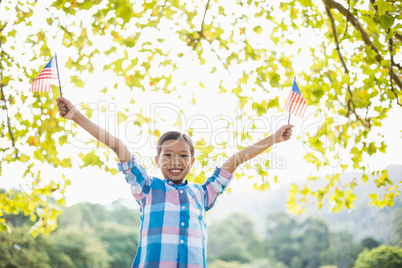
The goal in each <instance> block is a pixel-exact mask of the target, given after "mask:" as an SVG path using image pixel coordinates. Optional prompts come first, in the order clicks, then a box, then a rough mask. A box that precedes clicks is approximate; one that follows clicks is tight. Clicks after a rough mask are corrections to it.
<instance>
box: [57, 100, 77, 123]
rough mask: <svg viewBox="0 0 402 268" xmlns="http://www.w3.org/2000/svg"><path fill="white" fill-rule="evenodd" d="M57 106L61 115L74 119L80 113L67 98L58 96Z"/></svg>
mask: <svg viewBox="0 0 402 268" xmlns="http://www.w3.org/2000/svg"><path fill="white" fill-rule="evenodd" d="M57 106H58V107H59V111H60V116H61V117H63V118H67V119H70V120H74V118H75V116H77V114H79V112H78V110H77V108H75V106H74V105H73V104H72V103H71V102H70V101H69V100H67V99H65V98H57Z"/></svg>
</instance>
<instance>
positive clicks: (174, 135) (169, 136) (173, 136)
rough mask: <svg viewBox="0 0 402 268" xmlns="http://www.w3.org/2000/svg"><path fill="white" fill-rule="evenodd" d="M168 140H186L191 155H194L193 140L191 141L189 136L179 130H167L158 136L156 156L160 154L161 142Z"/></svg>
mask: <svg viewBox="0 0 402 268" xmlns="http://www.w3.org/2000/svg"><path fill="white" fill-rule="evenodd" d="M168 140H179V141H180V140H183V141H185V142H187V144H188V145H189V146H190V153H191V157H193V156H194V145H193V142H192V141H191V139H190V137H189V136H188V135H187V134H185V133H181V132H179V131H168V132H166V133H164V134H163V135H162V136H161V137H160V138H159V140H158V144H157V145H156V153H157V155H158V156H159V155H160V153H161V151H162V144H163V143H164V142H165V141H168Z"/></svg>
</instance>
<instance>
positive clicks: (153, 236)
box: [57, 98, 293, 268]
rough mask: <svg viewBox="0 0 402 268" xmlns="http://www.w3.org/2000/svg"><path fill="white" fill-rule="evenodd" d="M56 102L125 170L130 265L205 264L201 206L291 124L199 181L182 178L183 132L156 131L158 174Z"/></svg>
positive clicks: (170, 267) (187, 143) (186, 163)
mask: <svg viewBox="0 0 402 268" xmlns="http://www.w3.org/2000/svg"><path fill="white" fill-rule="evenodd" d="M57 106H58V107H59V110H60V115H61V116H62V117H63V118H67V119H70V120H73V121H74V122H75V123H77V124H78V125H80V126H81V127H82V128H83V129H85V130H86V131H87V132H88V133H90V134H91V135H92V136H93V137H95V138H96V139H97V140H99V141H100V142H102V143H104V144H105V145H106V146H108V147H109V148H110V149H112V150H113V151H114V152H115V153H116V154H117V156H118V158H119V163H118V168H119V171H122V172H123V173H124V174H125V177H126V181H127V182H128V183H129V184H130V185H131V191H132V193H133V195H134V198H135V199H136V200H137V202H138V203H139V205H140V218H141V226H140V241H139V245H138V249H137V254H136V256H135V259H134V262H133V265H132V267H148V268H156V267H163V268H164V267H166V268H177V267H180V268H181V267H189V268H198V267H200V268H201V267H206V259H207V258H206V248H207V229H206V223H205V211H208V210H209V209H211V208H212V207H213V205H214V204H215V200H216V198H217V197H218V195H220V194H221V193H223V191H224V190H225V189H226V188H227V187H228V185H229V183H230V181H231V180H232V179H233V175H232V174H233V173H234V171H235V170H236V168H237V167H238V166H239V165H240V164H242V163H243V162H245V161H248V160H250V159H251V158H253V157H255V156H257V155H258V154H260V153H262V152H263V151H265V150H266V149H267V148H269V147H271V146H272V145H273V144H275V143H279V142H283V141H286V140H289V139H290V137H291V135H292V127H293V126H292V125H285V126H282V127H281V128H280V129H279V130H278V131H277V132H275V133H274V134H273V135H270V136H268V137H266V138H264V139H262V140H261V141H259V142H257V143H255V144H253V145H251V146H249V147H247V148H245V149H243V150H241V151H239V152H237V153H236V154H234V155H233V156H231V157H230V158H229V159H228V160H226V161H225V162H224V163H223V165H222V166H221V167H216V169H215V171H214V173H213V174H212V176H210V177H209V178H207V179H206V180H205V182H204V183H203V184H202V185H200V184H197V183H191V182H188V181H187V179H186V176H187V174H188V173H189V172H190V169H191V167H192V165H193V163H194V159H195V158H194V147H193V143H192V142H191V139H190V137H189V136H188V135H186V134H182V133H180V132H177V131H170V132H167V133H165V134H163V135H162V136H161V137H160V139H159V141H158V144H157V155H156V156H155V161H156V163H157V165H158V167H159V168H160V169H161V172H162V175H163V178H162V179H160V178H157V177H153V176H150V175H148V174H147V171H146V170H145V168H144V167H142V166H141V165H139V164H138V163H137V161H136V159H135V157H134V156H131V154H130V152H129V151H128V149H127V147H126V145H125V144H124V143H123V142H122V141H121V140H120V139H118V138H116V137H114V136H113V135H111V134H110V133H108V132H107V131H106V130H104V129H102V128H101V127H99V126H97V125H96V124H94V123H93V122H91V121H90V120H89V119H88V118H86V117H85V116H84V115H83V114H81V113H80V112H79V111H78V110H77V109H76V108H75V107H74V105H72V104H71V102H70V101H68V100H67V99H65V98H58V99H57Z"/></svg>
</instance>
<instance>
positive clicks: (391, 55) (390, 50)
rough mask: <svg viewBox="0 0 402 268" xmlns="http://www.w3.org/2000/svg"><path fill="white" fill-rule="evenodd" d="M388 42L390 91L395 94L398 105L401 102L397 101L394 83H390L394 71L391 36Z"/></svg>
mask: <svg viewBox="0 0 402 268" xmlns="http://www.w3.org/2000/svg"><path fill="white" fill-rule="evenodd" d="M388 44H389V55H390V58H391V60H390V64H391V67H390V69H391V70H390V71H389V76H390V80H391V90H392V92H393V93H394V95H395V98H396V103H397V104H398V105H399V106H402V104H401V103H400V102H399V96H398V93H397V92H396V90H395V88H394V84H393V83H392V80H393V79H392V76H393V74H394V72H393V63H394V55H393V54H392V50H393V43H392V38H390V39H389V41H388Z"/></svg>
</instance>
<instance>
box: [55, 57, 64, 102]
mask: <svg viewBox="0 0 402 268" xmlns="http://www.w3.org/2000/svg"><path fill="white" fill-rule="evenodd" d="M54 58H55V60H56V69H57V77H58V78H59V90H60V97H63V94H62V93H61V83H60V75H59V65H58V64H57V53H54Z"/></svg>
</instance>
